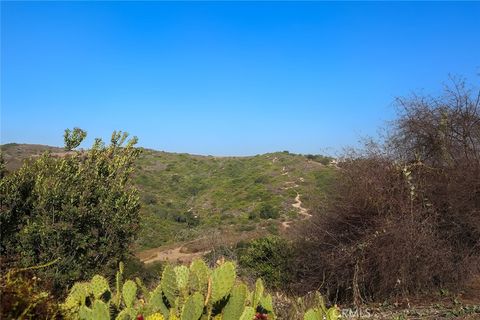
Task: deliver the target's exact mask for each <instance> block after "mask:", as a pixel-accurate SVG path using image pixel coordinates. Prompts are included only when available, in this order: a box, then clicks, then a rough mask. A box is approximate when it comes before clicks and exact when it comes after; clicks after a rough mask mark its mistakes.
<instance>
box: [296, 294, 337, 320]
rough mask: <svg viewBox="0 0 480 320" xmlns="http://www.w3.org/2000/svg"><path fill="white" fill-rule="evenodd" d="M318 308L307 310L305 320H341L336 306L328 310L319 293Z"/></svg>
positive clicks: (317, 296)
mask: <svg viewBox="0 0 480 320" xmlns="http://www.w3.org/2000/svg"><path fill="white" fill-rule="evenodd" d="M316 300H317V303H316V306H315V307H313V308H311V309H309V310H307V312H305V315H304V316H303V320H337V319H340V311H339V310H338V308H337V307H336V306H334V307H331V308H327V307H326V306H325V301H324V300H323V297H322V296H321V295H320V294H319V293H317V295H316Z"/></svg>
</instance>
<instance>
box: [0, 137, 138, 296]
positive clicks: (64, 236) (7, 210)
mask: <svg viewBox="0 0 480 320" xmlns="http://www.w3.org/2000/svg"><path fill="white" fill-rule="evenodd" d="M75 132H76V133H75ZM84 137H85V132H83V131H81V132H80V131H78V130H76V131H75V130H74V132H73V133H71V132H68V131H67V132H66V133H65V139H66V147H67V148H72V147H76V146H78V145H79V143H80V142H81V138H84ZM127 137H128V134H127V133H121V132H114V133H113V135H112V138H111V143H110V145H109V146H105V145H104V143H103V142H102V141H101V140H100V139H97V140H95V143H94V145H93V147H92V148H91V149H90V150H88V151H84V152H80V151H70V152H67V153H65V154H63V155H61V156H53V155H51V154H48V153H45V154H43V155H42V156H40V157H37V158H34V159H31V160H29V161H27V162H26V163H25V164H24V165H23V166H22V167H21V168H20V169H19V170H17V171H15V172H13V173H11V174H8V175H6V176H4V177H3V178H2V179H1V180H0V228H1V230H2V237H1V242H0V253H1V255H2V256H6V257H15V258H16V259H15V261H14V265H15V266H20V267H21V266H31V265H39V264H43V263H46V262H48V261H51V260H52V259H59V260H58V262H57V263H55V264H54V265H52V266H51V267H49V268H45V269H42V270H39V272H40V273H41V274H42V277H46V278H48V279H50V280H51V281H52V282H53V285H54V287H55V289H57V290H58V289H62V288H65V287H66V286H67V285H68V284H70V283H71V282H72V281H75V280H76V279H82V278H83V279H84V278H88V277H90V276H91V275H92V274H94V273H96V272H99V271H108V270H112V269H114V268H115V266H116V265H117V264H118V262H119V261H120V260H123V259H124V258H125V256H126V254H127V253H128V252H129V249H130V244H131V243H132V241H133V239H134V238H135V236H136V234H137V231H138V226H139V197H138V194H137V190H136V189H135V188H133V187H132V186H131V184H130V175H131V173H132V170H133V163H134V161H135V159H137V156H138V154H139V150H138V149H136V148H135V147H134V146H135V144H136V142H137V139H136V138H133V139H131V140H129V141H128V142H127ZM69 139H73V140H74V141H70V140H69Z"/></svg>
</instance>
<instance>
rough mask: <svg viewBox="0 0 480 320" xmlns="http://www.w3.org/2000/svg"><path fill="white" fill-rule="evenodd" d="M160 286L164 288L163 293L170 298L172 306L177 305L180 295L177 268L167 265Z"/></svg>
mask: <svg viewBox="0 0 480 320" xmlns="http://www.w3.org/2000/svg"><path fill="white" fill-rule="evenodd" d="M160 286H161V288H162V291H163V294H164V295H165V297H166V298H167V300H168V303H169V304H170V305H171V306H172V307H175V305H176V303H175V301H176V298H177V296H178V293H179V290H178V282H177V274H176V273H175V269H174V268H173V267H172V266H170V265H167V266H166V267H165V269H164V270H163V273H162V280H161V282H160Z"/></svg>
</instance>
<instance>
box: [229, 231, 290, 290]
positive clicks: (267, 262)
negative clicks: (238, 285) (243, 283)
mask: <svg viewBox="0 0 480 320" xmlns="http://www.w3.org/2000/svg"><path fill="white" fill-rule="evenodd" d="M292 259H293V252H292V247H291V244H290V243H289V242H288V241H287V240H285V239H283V238H281V237H278V236H268V237H265V238H260V239H256V240H253V241H252V242H250V243H249V244H248V245H247V246H246V247H245V248H241V249H239V254H238V260H239V264H240V267H241V268H242V269H243V270H244V272H245V273H246V274H250V275H253V276H254V277H261V278H262V279H265V281H266V282H267V283H268V285H269V286H270V287H272V288H284V287H285V286H286V285H287V284H288V283H289V281H290V280H291V279H290V269H291V266H292V264H293V261H292Z"/></svg>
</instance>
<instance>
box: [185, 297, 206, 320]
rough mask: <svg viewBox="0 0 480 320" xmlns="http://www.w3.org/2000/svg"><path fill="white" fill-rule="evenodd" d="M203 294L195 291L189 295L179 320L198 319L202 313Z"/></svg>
mask: <svg viewBox="0 0 480 320" xmlns="http://www.w3.org/2000/svg"><path fill="white" fill-rule="evenodd" d="M203 301H204V298H203V296H202V295H201V294H200V293H198V292H195V293H194V294H193V295H191V296H190V297H189V298H188V299H187V301H186V302H185V305H184V306H183V309H182V315H181V320H198V319H199V318H200V317H201V315H202V313H203V307H204V306H203Z"/></svg>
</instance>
